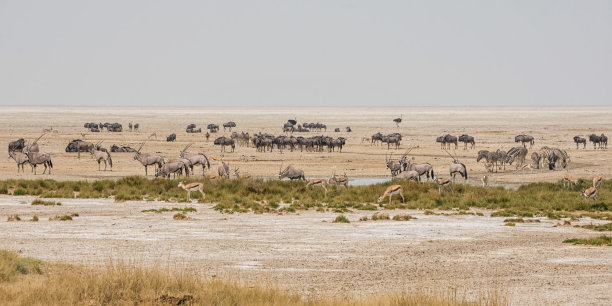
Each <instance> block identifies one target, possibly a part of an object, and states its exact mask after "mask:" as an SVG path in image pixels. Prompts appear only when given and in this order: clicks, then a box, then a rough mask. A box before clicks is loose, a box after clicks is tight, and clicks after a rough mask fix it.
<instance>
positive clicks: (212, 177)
mask: <svg viewBox="0 0 612 306" xmlns="http://www.w3.org/2000/svg"><path fill="white" fill-rule="evenodd" d="M206 178H207V179H209V180H216V179H218V178H219V175H217V174H215V173H206Z"/></svg>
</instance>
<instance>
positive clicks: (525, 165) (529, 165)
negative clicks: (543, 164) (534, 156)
mask: <svg viewBox="0 0 612 306" xmlns="http://www.w3.org/2000/svg"><path fill="white" fill-rule="evenodd" d="M525 169H529V170H530V171H532V172H533V165H532V164H524V165H522V166H520V167H518V169H516V171H517V172H518V171H523V170H525Z"/></svg>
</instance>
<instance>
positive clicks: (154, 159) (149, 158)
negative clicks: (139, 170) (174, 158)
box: [134, 141, 164, 176]
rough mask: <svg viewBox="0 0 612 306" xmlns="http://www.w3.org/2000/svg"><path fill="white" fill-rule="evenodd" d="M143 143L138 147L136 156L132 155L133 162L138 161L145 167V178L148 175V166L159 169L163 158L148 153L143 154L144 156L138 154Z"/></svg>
mask: <svg viewBox="0 0 612 306" xmlns="http://www.w3.org/2000/svg"><path fill="white" fill-rule="evenodd" d="M145 142H146V141H145ZM145 142H143V143H142V144H141V145H140V147H139V148H138V150H137V151H136V154H134V160H137V161H139V162H140V163H141V164H142V165H143V166H144V167H145V176H147V175H149V173H148V171H147V168H148V166H151V165H157V168H161V166H162V165H163V164H164V158H163V157H161V156H157V155H151V154H148V153H145V154H142V153H140V150H142V147H143V146H144V145H145Z"/></svg>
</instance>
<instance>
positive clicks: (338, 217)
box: [334, 215, 351, 223]
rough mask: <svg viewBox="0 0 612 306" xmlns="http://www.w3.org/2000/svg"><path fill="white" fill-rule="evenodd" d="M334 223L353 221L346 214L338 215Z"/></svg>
mask: <svg viewBox="0 0 612 306" xmlns="http://www.w3.org/2000/svg"><path fill="white" fill-rule="evenodd" d="M334 223H351V221H349V219H348V218H347V217H346V216H345V215H338V216H337V217H336V219H334Z"/></svg>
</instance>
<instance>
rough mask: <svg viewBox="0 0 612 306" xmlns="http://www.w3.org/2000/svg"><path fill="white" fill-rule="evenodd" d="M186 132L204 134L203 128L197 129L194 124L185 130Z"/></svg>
mask: <svg viewBox="0 0 612 306" xmlns="http://www.w3.org/2000/svg"><path fill="white" fill-rule="evenodd" d="M185 132H187V133H202V128H199V129H196V125H195V124H193V123H192V124H190V125H188V126H187V128H186V129H185Z"/></svg>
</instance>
